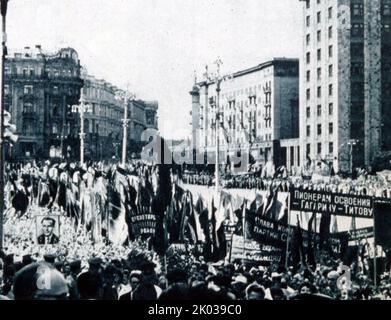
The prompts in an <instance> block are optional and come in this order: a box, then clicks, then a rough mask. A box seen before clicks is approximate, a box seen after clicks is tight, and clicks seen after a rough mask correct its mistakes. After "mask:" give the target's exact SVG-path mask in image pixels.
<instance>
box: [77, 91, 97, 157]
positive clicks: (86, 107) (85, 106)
mask: <svg viewBox="0 0 391 320" xmlns="http://www.w3.org/2000/svg"><path fill="white" fill-rule="evenodd" d="M91 111H92V107H91V105H88V104H85V103H84V97H83V94H82V96H81V98H80V104H79V105H73V106H72V112H73V113H76V112H77V113H79V115H80V134H79V135H80V164H81V165H83V164H84V139H85V133H84V113H85V112H91Z"/></svg>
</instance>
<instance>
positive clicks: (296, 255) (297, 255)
mask: <svg viewBox="0 0 391 320" xmlns="http://www.w3.org/2000/svg"><path fill="white" fill-rule="evenodd" d="M290 252H291V259H292V264H293V266H297V265H298V264H299V263H301V262H304V260H305V255H304V248H303V234H302V230H301V227H300V220H297V227H296V228H294V231H293V235H292V240H291V250H290Z"/></svg>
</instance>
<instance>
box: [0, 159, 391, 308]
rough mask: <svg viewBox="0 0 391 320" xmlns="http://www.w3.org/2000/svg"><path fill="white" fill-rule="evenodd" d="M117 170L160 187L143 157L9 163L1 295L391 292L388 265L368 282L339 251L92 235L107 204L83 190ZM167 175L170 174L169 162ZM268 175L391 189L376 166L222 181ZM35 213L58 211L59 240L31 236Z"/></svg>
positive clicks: (292, 181)
mask: <svg viewBox="0 0 391 320" xmlns="http://www.w3.org/2000/svg"><path fill="white" fill-rule="evenodd" d="M121 171H123V172H126V175H127V176H128V178H129V177H130V176H132V177H134V178H135V179H139V181H137V183H136V182H134V185H141V187H144V188H145V189H146V190H150V192H152V193H153V192H155V193H157V194H158V193H159V192H158V191H157V190H158V189H159V181H157V179H159V178H158V177H159V174H161V171H162V169H161V168H159V167H158V166H153V165H151V164H147V163H143V162H134V163H131V164H128V165H127V167H126V168H122V167H119V166H117V165H113V164H105V163H89V164H87V165H85V166H78V165H76V164H69V163H64V164H51V163H49V162H46V163H42V164H27V165H15V166H9V167H8V170H7V187H6V196H7V197H6V208H7V209H6V215H5V224H4V231H5V235H4V248H3V251H1V252H0V258H1V260H0V267H1V268H0V269H1V270H0V271H1V273H0V275H1V277H0V289H1V292H0V294H1V299H16V300H17V299H107V300H162V301H163V300H181V299H186V300H197V299H202V300H205V299H211V300H287V299H303V298H305V297H313V298H318V299H341V300H348V299H357V300H361V299H365V300H369V299H380V300H390V299H391V280H390V274H389V273H387V272H385V273H384V274H383V275H382V276H381V281H380V283H378V285H377V286H376V287H375V286H374V282H373V278H372V277H371V275H370V274H369V273H364V272H362V271H358V272H355V273H354V274H352V275H351V277H344V275H345V276H346V273H345V272H346V270H344V269H343V266H342V263H341V261H332V260H329V261H327V262H325V263H323V262H322V263H321V264H319V265H317V266H312V267H311V266H307V265H305V264H304V263H302V264H301V265H300V266H295V267H289V268H288V269H286V268H284V267H281V266H277V265H273V264H272V265H269V266H264V265H261V264H256V263H252V264H247V263H244V262H243V261H241V260H235V261H229V259H225V260H222V261H219V262H217V263H212V262H208V261H205V258H204V257H203V256H202V255H200V254H198V253H196V252H195V251H194V250H193V249H191V248H190V249H189V248H186V249H183V248H182V249H177V248H170V249H169V250H167V251H166V254H164V255H161V254H158V253H157V252H156V250H155V249H154V247H153V246H151V243H150V242H147V241H143V240H140V239H127V241H125V242H116V241H113V239H111V238H110V235H109V234H107V232H106V233H105V232H103V233H99V235H98V236H97V234H96V227H94V225H95V226H96V225H98V226H99V227H100V228H101V230H103V231H104V225H105V224H106V223H108V221H107V219H108V218H107V216H106V215H107V214H108V213H107V212H108V211H107V208H103V207H104V206H99V203H97V204H96V206H95V207H93V208H89V209H87V208H85V207H84V206H83V205H82V204H83V203H84V205H86V204H87V201H86V198H85V197H92V196H91V195H92V194H94V195H95V196H97V199H99V197H101V196H102V194H106V193H107V190H106V188H108V187H109V186H108V184H110V183H111V182H112V183H113V184H114V185H115V184H116V183H118V180H121V178H120V176H119V177H117V179H114V180H111V179H112V178H113V176H115V175H116V174H117V173H118V172H119V173H121ZM176 173H177V174H179V175H180V176H181V177H182V178H183V182H184V183H196V184H206V185H210V184H212V183H213V178H212V176H211V175H208V174H207V173H201V174H197V175H194V174H193V175H191V174H190V173H186V172H185V173H183V174H181V173H180V171H178V172H176ZM170 179H171V181H172V183H174V184H175V178H173V172H172V171H171V178H170ZM130 180H131V179H130ZM127 181H129V179H128V180H127ZM229 183H232V184H231V185H230V184H229ZM147 185H149V187H148V188H147V187H146V186H147ZM273 185H276V186H278V188H281V190H282V191H287V190H289V188H290V187H291V186H295V187H300V188H304V189H306V188H307V189H311V188H312V189H314V190H328V191H333V192H348V193H357V194H373V195H379V196H386V197H389V196H390V191H391V184H390V183H389V182H388V181H387V180H386V179H384V178H381V177H378V176H362V177H359V178H358V179H357V180H350V179H342V178H340V177H337V176H335V177H332V178H330V179H329V181H328V182H327V183H325V182H321V181H319V182H317V181H313V180H305V179H303V178H301V177H287V176H284V174H283V173H281V174H277V175H276V176H275V177H274V179H265V178H261V177H257V176H255V175H242V176H237V177H234V178H232V177H231V178H227V179H226V186H227V187H229V186H230V187H232V188H233V187H235V188H237V187H239V188H243V187H244V188H256V189H265V190H266V189H268V188H270V187H271V186H273ZM71 191H72V192H71ZM141 205H142V204H141ZM104 209H106V210H104ZM96 210H101V218H100V222H99V223H97V222H94V221H93V219H92V217H93V216H92V215H91V214H90V213H91V212H92V211H96ZM38 213H39V214H48V215H50V214H55V213H57V214H58V215H59V216H60V224H61V237H60V238H59V241H58V243H57V244H56V245H50V244H46V245H37V244H36V243H35V238H36V229H35V228H36V226H35V224H34V222H33V221H34V216H36V215H37V214H38ZM111 214H112V212H111ZM94 217H96V215H94ZM86 226H89V227H86ZM351 267H352V268H351V269H350V270H357V268H354V267H353V266H351ZM350 280H351V281H352V282H350Z"/></svg>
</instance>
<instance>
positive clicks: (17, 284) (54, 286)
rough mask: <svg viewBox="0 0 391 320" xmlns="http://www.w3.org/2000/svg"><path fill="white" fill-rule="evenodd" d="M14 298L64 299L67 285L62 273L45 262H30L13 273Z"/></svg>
mask: <svg viewBox="0 0 391 320" xmlns="http://www.w3.org/2000/svg"><path fill="white" fill-rule="evenodd" d="M13 293H14V296H15V300H55V299H66V298H67V295H68V286H67V283H66V281H65V279H64V277H63V275H62V274H61V273H60V272H59V271H57V270H56V269H55V268H54V267H53V266H52V265H51V264H48V263H46V262H38V263H32V264H29V265H28V266H25V267H24V268H22V269H21V270H19V271H18V272H17V273H16V274H15V279H14V286H13Z"/></svg>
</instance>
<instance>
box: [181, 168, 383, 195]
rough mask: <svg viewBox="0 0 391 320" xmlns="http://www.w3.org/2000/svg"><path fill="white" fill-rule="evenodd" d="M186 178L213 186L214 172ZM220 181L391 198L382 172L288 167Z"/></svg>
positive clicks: (228, 176) (233, 186)
mask: <svg viewBox="0 0 391 320" xmlns="http://www.w3.org/2000/svg"><path fill="white" fill-rule="evenodd" d="M183 181H184V182H185V183H187V184H193V185H202V186H213V185H214V174H211V173H209V172H206V171H202V172H184V173H183ZM220 184H221V185H222V187H223V188H224V189H251V190H253V189H256V190H263V191H266V190H269V189H270V187H274V186H278V188H279V190H280V191H283V192H286V191H288V190H289V189H290V188H291V187H294V188H298V189H305V190H316V191H326V192H333V193H348V194H355V195H368V196H374V197H380V198H391V179H389V178H388V176H387V177H385V176H382V175H376V174H373V175H369V174H357V175H356V177H355V178H351V177H348V178H346V177H343V176H340V175H333V176H321V175H311V176H302V175H296V176H294V175H287V174H286V171H285V169H283V168H282V169H280V170H277V172H275V173H274V174H273V176H271V177H262V176H260V175H258V174H256V173H247V174H236V175H235V174H225V175H223V176H222V178H221V181H220Z"/></svg>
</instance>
